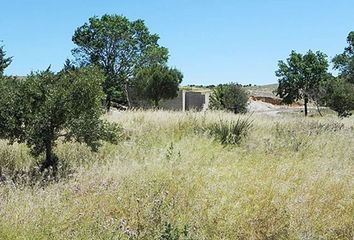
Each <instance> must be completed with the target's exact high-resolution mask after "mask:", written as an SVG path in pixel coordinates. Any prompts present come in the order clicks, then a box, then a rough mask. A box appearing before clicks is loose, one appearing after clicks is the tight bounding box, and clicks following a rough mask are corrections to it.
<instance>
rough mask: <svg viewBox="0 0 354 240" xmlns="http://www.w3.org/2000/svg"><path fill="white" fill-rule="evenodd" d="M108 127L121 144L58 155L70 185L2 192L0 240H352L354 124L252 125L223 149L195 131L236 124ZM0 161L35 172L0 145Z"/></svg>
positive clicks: (128, 116) (183, 118) (133, 121)
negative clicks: (120, 135) (120, 133)
mask: <svg viewBox="0 0 354 240" xmlns="http://www.w3.org/2000/svg"><path fill="white" fill-rule="evenodd" d="M108 117H109V119H110V120H112V121H116V122H119V123H121V124H122V126H123V127H124V129H125V132H126V134H127V135H128V136H129V137H128V138H126V139H125V140H124V141H122V142H121V143H119V144H118V145H117V146H112V145H106V146H104V148H103V149H101V151H100V152H98V153H91V152H89V151H87V149H85V147H84V146H81V145H77V144H74V143H71V144H69V145H64V144H59V146H58V147H57V149H56V151H57V152H58V155H59V156H60V157H61V158H62V159H63V160H62V161H64V162H67V163H68V165H69V167H68V168H69V169H70V171H72V173H71V176H70V177H66V178H63V179H62V180H61V181H59V182H55V183H52V184H48V185H45V186H43V185H36V184H35V185H30V186H28V185H22V184H14V183H12V182H11V181H7V182H2V183H0V239H169V238H170V239H353V237H354V218H353V216H354V181H353V179H354V149H353V146H354V122H353V119H346V120H338V119H336V118H331V117H328V118H323V119H320V118H308V119H304V118H302V117H292V116H282V117H271V116H265V115H256V114H255V115H253V116H252V119H254V121H253V127H252V128H251V129H250V130H249V131H248V136H247V138H245V139H244V141H241V142H240V143H239V144H238V145H236V146H234V147H228V148H225V147H224V146H222V145H221V144H220V143H219V142H218V141H214V139H213V138H211V137H210V136H209V134H206V133H204V132H203V131H201V130H200V129H204V128H205V126H208V125H210V124H212V123H215V122H218V121H219V120H220V119H223V121H226V122H232V121H237V119H238V118H239V116H235V115H233V114H229V113H222V112H210V113H174V112H163V111H147V112H142V111H135V112H126V113H117V114H113V115H111V116H108ZM0 154H1V156H6V159H8V160H6V161H7V162H9V161H10V160H11V161H10V162H12V161H14V162H15V163H16V164H15V165H14V166H13V168H17V169H22V168H23V169H26V168H28V167H29V166H31V164H32V162H33V161H35V160H34V159H31V158H30V157H29V155H28V153H27V152H26V149H25V148H24V147H23V146H14V147H13V148H12V147H11V148H9V147H8V146H7V145H4V144H3V143H1V145H0ZM8 171H10V170H8ZM177 236H178V238H177Z"/></svg>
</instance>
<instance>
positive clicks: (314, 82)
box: [276, 50, 330, 116]
mask: <svg viewBox="0 0 354 240" xmlns="http://www.w3.org/2000/svg"><path fill="white" fill-rule="evenodd" d="M328 66H329V64H328V61H327V56H326V55H325V54H324V53H322V52H319V51H318V52H316V53H314V52H312V51H311V50H310V51H308V52H307V53H306V54H305V55H302V54H300V53H297V52H295V51H292V52H291V53H290V56H289V58H288V59H287V61H286V62H284V61H279V63H278V67H279V69H278V70H277V71H276V76H277V77H278V78H279V79H278V81H279V86H278V89H277V95H278V96H279V97H280V98H282V99H283V102H284V103H287V104H291V103H293V102H295V101H298V100H303V101H304V108H305V111H304V112H305V116H307V104H308V102H309V100H312V101H314V102H315V103H317V102H318V101H319V99H320V96H318V93H319V92H320V87H321V83H323V82H325V81H328V79H330V74H329V73H328Z"/></svg>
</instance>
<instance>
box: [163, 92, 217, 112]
mask: <svg viewBox="0 0 354 240" xmlns="http://www.w3.org/2000/svg"><path fill="white" fill-rule="evenodd" d="M209 96H210V93H209V92H205V93H200V92H189V91H185V90H183V91H179V92H178V97H177V98H174V99H170V100H165V101H161V103H160V107H161V108H162V109H165V110H172V111H188V110H197V111H203V110H204V111H205V110H207V109H208V108H209Z"/></svg>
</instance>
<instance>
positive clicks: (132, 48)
mask: <svg viewBox="0 0 354 240" xmlns="http://www.w3.org/2000/svg"><path fill="white" fill-rule="evenodd" d="M158 40H159V36H158V35H157V34H152V33H150V31H149V29H148V28H147V27H146V25H145V23H144V21H142V20H136V21H129V20H128V19H127V18H126V17H124V16H120V15H104V16H102V17H101V18H98V17H92V18H90V19H89V20H88V22H87V23H85V24H84V25H82V26H80V27H78V28H77V29H76V31H75V33H74V35H73V37H72V41H73V42H74V43H75V44H76V48H75V49H73V50H72V54H73V57H74V59H73V60H69V59H68V60H66V61H65V64H64V67H63V68H62V70H61V71H59V72H58V73H54V72H53V71H51V70H50V67H49V68H48V69H46V70H44V71H38V72H32V73H31V74H30V75H28V76H27V77H26V78H23V79H22V78H21V79H19V78H16V77H11V76H5V75H4V70H5V69H6V68H7V67H8V66H9V65H10V64H11V62H12V60H13V59H12V57H7V56H6V52H5V50H4V48H3V46H1V47H0V96H1V97H0V139H7V140H9V143H14V142H18V143H25V144H26V145H27V146H28V147H29V148H30V150H31V153H32V154H33V156H35V157H40V156H43V160H42V162H41V164H40V168H41V170H42V171H44V170H47V169H51V170H52V171H53V172H54V173H55V172H56V171H57V167H58V158H57V157H56V155H55V151H54V150H55V146H56V143H57V141H58V140H59V139H60V140H61V141H64V142H65V141H72V140H74V141H77V142H80V143H84V144H86V145H88V146H89V147H90V148H91V149H92V150H93V151H96V150H97V149H98V148H99V146H100V145H101V144H102V141H108V142H111V143H117V141H118V140H119V131H120V128H119V126H117V125H116V124H113V123H109V122H107V121H105V120H103V119H102V114H103V113H104V108H105V109H106V110H109V109H110V108H111V106H112V103H117V104H122V105H127V106H128V107H131V106H133V104H134V101H137V100H141V99H143V100H144V101H148V102H151V103H152V104H153V105H154V106H156V107H158V105H159V102H160V101H161V99H169V98H174V97H176V96H177V92H178V89H179V84H180V83H181V81H182V79H183V75H182V73H181V72H180V71H179V70H177V69H175V68H170V67H168V66H167V60H168V57H169V55H168V49H167V48H165V47H162V46H160V45H159V44H158Z"/></svg>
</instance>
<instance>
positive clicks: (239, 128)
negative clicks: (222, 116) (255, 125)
mask: <svg viewBox="0 0 354 240" xmlns="http://www.w3.org/2000/svg"><path fill="white" fill-rule="evenodd" d="M251 127H252V121H250V120H249V118H247V119H241V118H239V119H237V120H236V121H224V120H220V121H219V122H218V123H212V124H210V125H209V126H208V130H209V132H210V135H211V136H213V137H214V138H215V139H216V140H217V141H219V142H220V143H221V144H223V145H229V144H231V145H234V144H239V143H240V142H241V140H242V139H243V138H244V137H246V136H247V134H248V131H249V130H250V128H251Z"/></svg>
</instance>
